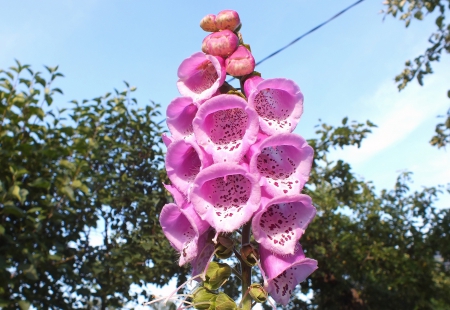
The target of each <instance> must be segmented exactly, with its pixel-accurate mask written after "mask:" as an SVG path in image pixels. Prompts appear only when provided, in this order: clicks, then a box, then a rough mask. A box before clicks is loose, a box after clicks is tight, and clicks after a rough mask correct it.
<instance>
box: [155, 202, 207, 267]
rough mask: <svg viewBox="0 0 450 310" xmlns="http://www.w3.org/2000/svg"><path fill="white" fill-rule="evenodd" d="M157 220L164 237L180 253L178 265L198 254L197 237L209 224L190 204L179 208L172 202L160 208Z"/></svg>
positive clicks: (187, 261)
mask: <svg viewBox="0 0 450 310" xmlns="http://www.w3.org/2000/svg"><path fill="white" fill-rule="evenodd" d="M159 222H160V224H161V227H162V230H163V233H164V235H165V236H166V238H167V239H168V240H169V242H170V244H171V245H172V247H173V248H174V249H175V250H176V251H178V252H179V253H180V254H181V255H180V261H179V264H180V266H182V265H184V264H186V263H189V262H190V261H192V260H193V259H194V258H195V257H196V256H197V254H198V247H197V243H198V238H199V236H200V235H201V234H202V233H204V232H205V231H206V230H207V229H208V227H209V225H208V224H207V223H205V222H204V221H202V220H201V219H200V218H199V217H198V215H197V214H196V213H195V211H194V210H193V208H192V206H190V207H189V206H186V207H185V208H184V209H182V208H180V207H179V206H177V205H176V204H174V203H169V204H166V205H165V206H164V207H163V209H162V210H161V214H160V216H159Z"/></svg>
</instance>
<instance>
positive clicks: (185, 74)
mask: <svg viewBox="0 0 450 310" xmlns="http://www.w3.org/2000/svg"><path fill="white" fill-rule="evenodd" d="M225 77H226V72H225V64H224V60H223V59H222V58H221V57H216V56H211V55H205V54H204V53H201V52H198V53H195V54H193V55H191V56H190V57H189V58H187V59H185V60H183V62H182V63H181V65H180V67H179V68H178V78H179V79H178V82H177V87H178V90H179V92H180V94H181V95H183V96H187V97H191V98H192V100H193V101H194V102H199V101H201V100H206V99H209V98H211V97H212V96H213V95H214V94H215V93H216V92H217V90H218V89H219V87H220V86H222V84H223V82H224V81H225Z"/></svg>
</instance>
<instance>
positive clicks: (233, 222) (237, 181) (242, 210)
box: [190, 163, 261, 232]
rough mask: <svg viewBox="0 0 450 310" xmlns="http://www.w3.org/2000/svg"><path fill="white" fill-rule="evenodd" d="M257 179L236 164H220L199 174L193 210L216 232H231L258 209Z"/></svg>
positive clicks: (259, 194)
mask: <svg viewBox="0 0 450 310" xmlns="http://www.w3.org/2000/svg"><path fill="white" fill-rule="evenodd" d="M260 199H261V191H260V187H259V184H258V179H257V178H255V176H253V175H252V174H250V173H249V172H248V170H246V169H245V168H244V167H242V166H240V165H238V164H235V163H219V164H214V165H211V166H209V167H207V168H205V169H204V170H202V171H200V173H199V174H198V175H197V177H196V178H195V180H194V184H193V188H192V192H191V194H190V200H191V202H192V204H193V206H194V208H195V211H197V213H198V214H199V215H200V217H201V218H202V219H203V220H205V221H207V222H208V223H209V224H210V225H211V226H212V227H213V228H214V229H215V230H216V231H217V232H232V231H235V230H237V229H238V228H239V227H241V226H242V225H243V224H245V223H246V222H248V221H249V220H250V218H251V217H252V216H253V213H254V212H255V211H256V210H257V209H258V208H259V205H260Z"/></svg>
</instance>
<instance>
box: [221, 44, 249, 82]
mask: <svg viewBox="0 0 450 310" xmlns="http://www.w3.org/2000/svg"><path fill="white" fill-rule="evenodd" d="M225 69H226V70H227V73H228V74H230V75H232V76H243V75H247V74H250V73H252V72H253V70H255V58H253V55H252V53H251V52H250V51H249V50H248V49H247V48H246V47H245V46H242V45H241V46H239V47H238V48H237V49H236V50H235V51H234V53H233V54H231V55H230V57H228V58H227V59H226V60H225Z"/></svg>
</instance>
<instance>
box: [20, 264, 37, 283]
mask: <svg viewBox="0 0 450 310" xmlns="http://www.w3.org/2000/svg"><path fill="white" fill-rule="evenodd" d="M20 270H22V272H23V274H24V275H25V276H26V277H27V278H28V279H30V280H33V281H36V280H38V279H39V277H38V274H37V271H36V268H34V265H31V264H24V265H22V266H21V267H20Z"/></svg>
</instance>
